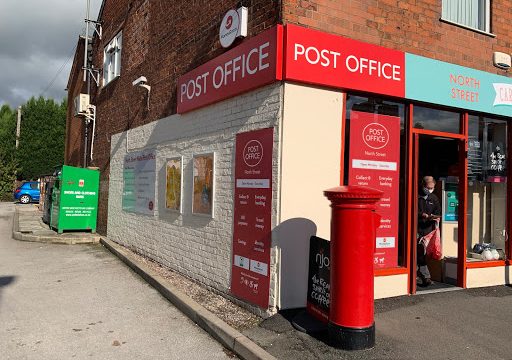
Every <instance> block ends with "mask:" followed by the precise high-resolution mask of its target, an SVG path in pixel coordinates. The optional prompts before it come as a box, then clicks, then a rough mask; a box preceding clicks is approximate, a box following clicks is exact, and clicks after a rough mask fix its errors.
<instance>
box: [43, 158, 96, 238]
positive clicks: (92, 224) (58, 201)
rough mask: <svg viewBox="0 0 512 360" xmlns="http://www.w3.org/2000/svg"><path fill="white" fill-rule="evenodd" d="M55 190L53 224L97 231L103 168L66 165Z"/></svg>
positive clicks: (51, 223)
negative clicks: (95, 168) (99, 191)
mask: <svg viewBox="0 0 512 360" xmlns="http://www.w3.org/2000/svg"><path fill="white" fill-rule="evenodd" d="M56 173H57V176H56V179H55V183H54V186H53V191H52V208H51V219H50V227H52V228H53V229H55V230H57V231H58V232H59V233H62V232H63V231H65V230H90V231H91V232H96V218H97V213H98V187H99V179H100V172H99V170H93V169H83V168H77V167H73V166H67V165H63V166H62V168H60V169H58V170H57V172H56Z"/></svg>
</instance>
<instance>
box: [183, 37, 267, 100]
mask: <svg viewBox="0 0 512 360" xmlns="http://www.w3.org/2000/svg"><path fill="white" fill-rule="evenodd" d="M269 46H270V42H268V41H267V42H265V43H264V44H262V45H260V46H257V47H255V48H252V49H251V50H250V51H249V52H248V53H247V54H242V55H240V56H237V57H235V58H233V59H230V60H228V61H226V62H225V63H224V64H222V65H218V66H217V67H216V68H215V70H213V74H212V75H211V76H210V72H209V71H206V72H204V73H203V74H200V75H198V76H196V77H195V78H194V79H190V80H189V81H188V82H186V83H183V84H181V89H180V102H182V103H183V102H184V101H186V100H189V101H190V100H193V99H194V98H197V97H200V96H203V95H206V94H207V93H208V91H209V90H210V89H211V87H210V86H212V87H213V88H215V89H217V90H218V89H220V88H222V87H223V86H227V85H229V84H231V83H235V82H236V81H237V80H238V79H244V78H245V77H247V76H251V75H256V74H257V73H258V72H259V71H262V70H264V69H266V68H268V67H269V66H270V65H269V52H268V51H269V49H268V48H269Z"/></svg>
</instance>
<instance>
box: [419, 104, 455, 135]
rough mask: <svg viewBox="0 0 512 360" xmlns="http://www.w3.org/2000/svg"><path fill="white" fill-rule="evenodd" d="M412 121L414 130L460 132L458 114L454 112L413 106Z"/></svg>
mask: <svg viewBox="0 0 512 360" xmlns="http://www.w3.org/2000/svg"><path fill="white" fill-rule="evenodd" d="M413 120H414V125H413V126H414V127H415V128H416V129H426V130H434V131H443V132H450V133H455V134H458V133H459V132H460V114H459V113H456V112H452V111H445V110H439V109H432V108H428V107H424V106H419V105H414V111H413Z"/></svg>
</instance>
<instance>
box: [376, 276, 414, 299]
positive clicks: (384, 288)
mask: <svg viewBox="0 0 512 360" xmlns="http://www.w3.org/2000/svg"><path fill="white" fill-rule="evenodd" d="M373 284H374V287H375V288H374V297H375V299H382V298H387V297H392V296H400V295H407V294H408V293H407V274H400V275H389V276H376V277H375V280H374V282H373Z"/></svg>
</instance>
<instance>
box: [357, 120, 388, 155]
mask: <svg viewBox="0 0 512 360" xmlns="http://www.w3.org/2000/svg"><path fill="white" fill-rule="evenodd" d="M362 135H363V141H364V143H365V144H366V146H368V147H369V148H372V149H375V150H378V149H382V148H383V147H385V146H386V145H387V144H388V142H389V132H388V129H386V128H385V127H384V126H383V125H381V124H379V123H371V124H368V125H366V126H365V127H364V129H363V134H362Z"/></svg>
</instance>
